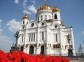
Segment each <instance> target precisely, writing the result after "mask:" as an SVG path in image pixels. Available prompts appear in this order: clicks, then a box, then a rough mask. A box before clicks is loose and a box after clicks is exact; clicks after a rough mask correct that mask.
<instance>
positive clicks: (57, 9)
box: [37, 4, 60, 12]
mask: <svg viewBox="0 0 84 62" xmlns="http://www.w3.org/2000/svg"><path fill="white" fill-rule="evenodd" d="M41 10H51V11H52V12H57V11H60V9H59V8H57V7H55V8H52V7H51V6H49V5H48V4H44V5H42V6H41V7H40V8H39V9H38V10H37V12H38V11H41Z"/></svg>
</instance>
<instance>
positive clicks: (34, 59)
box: [0, 50, 70, 62]
mask: <svg viewBox="0 0 84 62" xmlns="http://www.w3.org/2000/svg"><path fill="white" fill-rule="evenodd" d="M69 61H70V59H69V58H67V57H61V56H42V55H35V56H32V55H28V54H26V53H24V52H21V51H13V52H9V53H4V52H3V51H1V50H0V62H69Z"/></svg>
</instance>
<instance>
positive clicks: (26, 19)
mask: <svg viewBox="0 0 84 62" xmlns="http://www.w3.org/2000/svg"><path fill="white" fill-rule="evenodd" d="M28 23H29V17H28V14H25V15H24V16H23V17H22V25H27V24H28Z"/></svg>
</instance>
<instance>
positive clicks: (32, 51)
mask: <svg viewBox="0 0 84 62" xmlns="http://www.w3.org/2000/svg"><path fill="white" fill-rule="evenodd" d="M29 54H34V46H32V45H31V46H30V49H29Z"/></svg>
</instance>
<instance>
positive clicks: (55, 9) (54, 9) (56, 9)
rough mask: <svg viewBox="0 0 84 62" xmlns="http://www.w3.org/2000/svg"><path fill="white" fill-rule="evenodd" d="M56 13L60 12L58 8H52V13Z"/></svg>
mask: <svg viewBox="0 0 84 62" xmlns="http://www.w3.org/2000/svg"><path fill="white" fill-rule="evenodd" d="M57 11H60V9H59V8H53V9H52V12H57Z"/></svg>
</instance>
